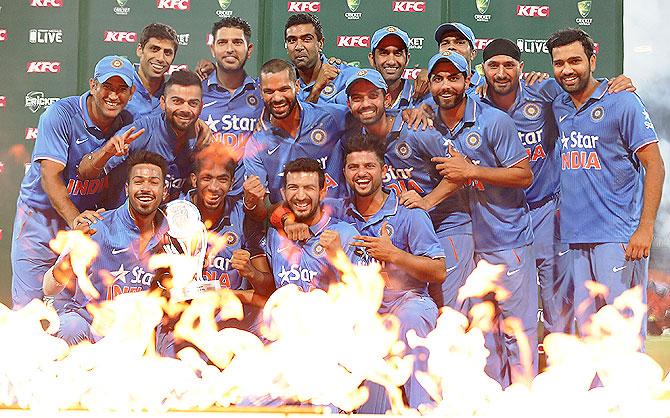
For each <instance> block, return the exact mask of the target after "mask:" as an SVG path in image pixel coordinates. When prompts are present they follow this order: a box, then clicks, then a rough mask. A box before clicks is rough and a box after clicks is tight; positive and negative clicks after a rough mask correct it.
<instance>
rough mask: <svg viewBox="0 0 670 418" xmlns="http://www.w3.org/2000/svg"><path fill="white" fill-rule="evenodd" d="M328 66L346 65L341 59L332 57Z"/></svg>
mask: <svg viewBox="0 0 670 418" xmlns="http://www.w3.org/2000/svg"><path fill="white" fill-rule="evenodd" d="M328 64H330V65H342V64H344V61H342V60H341V59H339V58H337V57H330V58H328Z"/></svg>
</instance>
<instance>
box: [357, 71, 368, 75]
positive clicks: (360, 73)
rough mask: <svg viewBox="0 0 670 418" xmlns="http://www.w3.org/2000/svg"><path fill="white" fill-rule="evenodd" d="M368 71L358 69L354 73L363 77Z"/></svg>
mask: <svg viewBox="0 0 670 418" xmlns="http://www.w3.org/2000/svg"><path fill="white" fill-rule="evenodd" d="M367 73H368V70H360V71H359V72H358V73H357V74H356V75H357V76H359V77H363V76H365V75H366V74H367Z"/></svg>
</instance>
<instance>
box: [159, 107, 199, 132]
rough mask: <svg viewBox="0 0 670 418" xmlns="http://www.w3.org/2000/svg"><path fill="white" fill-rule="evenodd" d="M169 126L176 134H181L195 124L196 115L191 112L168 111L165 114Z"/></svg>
mask: <svg viewBox="0 0 670 418" xmlns="http://www.w3.org/2000/svg"><path fill="white" fill-rule="evenodd" d="M166 116H167V118H168V121H169V122H170V126H171V127H172V129H173V130H174V131H175V133H176V134H177V135H179V134H182V133H184V132H186V131H188V130H190V129H191V128H193V125H195V122H196V120H197V116H196V115H195V114H194V113H192V112H179V111H177V112H175V111H173V112H170V113H168V114H167V115H166Z"/></svg>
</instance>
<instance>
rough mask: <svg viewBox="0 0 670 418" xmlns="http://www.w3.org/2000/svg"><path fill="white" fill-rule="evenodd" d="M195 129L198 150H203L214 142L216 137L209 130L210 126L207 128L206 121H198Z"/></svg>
mask: <svg viewBox="0 0 670 418" xmlns="http://www.w3.org/2000/svg"><path fill="white" fill-rule="evenodd" d="M194 129H195V149H196V150H201V149H203V148H205V147H206V146H208V145H210V144H211V143H212V142H214V135H212V130H211V129H209V126H207V124H206V123H205V121H204V120H202V119H196V120H195V125H194Z"/></svg>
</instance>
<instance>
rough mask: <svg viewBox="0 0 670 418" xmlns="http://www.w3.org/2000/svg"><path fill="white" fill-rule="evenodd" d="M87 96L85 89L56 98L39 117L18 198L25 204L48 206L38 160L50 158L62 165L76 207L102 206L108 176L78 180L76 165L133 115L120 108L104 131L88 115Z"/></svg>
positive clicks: (64, 180) (80, 208) (68, 190)
mask: <svg viewBox="0 0 670 418" xmlns="http://www.w3.org/2000/svg"><path fill="white" fill-rule="evenodd" d="M90 95H91V93H90V92H86V93H84V94H82V95H81V96H71V97H66V98H63V99H61V100H58V101H57V102H55V103H54V104H52V105H51V106H49V107H48V108H47V110H46V111H45V112H44V113H43V114H42V116H40V120H39V124H38V126H37V129H38V134H37V140H36V141H35V148H34V149H33V154H32V157H31V164H30V168H29V169H28V172H27V173H26V175H25V177H24V178H23V182H22V183H21V190H20V191H19V199H21V201H23V202H24V203H25V204H27V205H28V206H30V207H32V208H35V209H38V210H47V209H50V208H51V202H50V201H49V197H48V196H47V194H46V193H45V192H44V190H43V189H42V184H41V177H42V176H41V171H40V169H41V166H40V163H39V162H40V161H41V160H51V161H55V162H57V163H59V164H62V165H63V166H65V168H64V169H63V183H64V184H65V186H66V187H67V193H68V196H69V198H70V200H72V203H74V205H75V206H76V207H77V209H79V210H80V211H83V210H85V209H96V208H98V207H101V203H102V200H103V198H104V197H105V195H106V193H107V191H108V190H109V178H108V177H107V176H106V175H104V176H101V177H99V178H96V179H90V180H82V179H79V177H78V175H77V166H78V165H79V162H80V161H81V159H82V158H83V157H84V155H86V154H88V153H89V152H92V151H95V150H96V149H98V148H99V147H101V146H102V145H103V144H104V143H105V141H107V140H108V139H109V138H111V137H112V135H113V133H114V132H116V131H117V130H118V129H120V128H121V127H122V126H124V125H127V124H128V123H130V122H131V121H132V116H131V115H130V113H128V112H126V111H125V110H124V111H122V112H121V114H120V115H119V116H118V117H117V119H116V120H115V121H114V123H113V125H112V128H111V129H110V130H109V132H108V133H107V134H104V133H103V132H102V131H101V130H100V129H99V128H98V127H97V126H95V124H94V123H93V121H92V120H91V117H90V116H89V114H88V108H87V107H86V100H87V99H88V97H89V96H90Z"/></svg>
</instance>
